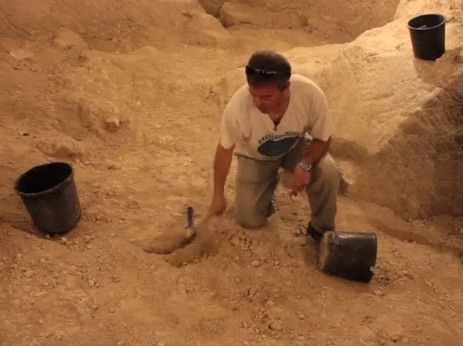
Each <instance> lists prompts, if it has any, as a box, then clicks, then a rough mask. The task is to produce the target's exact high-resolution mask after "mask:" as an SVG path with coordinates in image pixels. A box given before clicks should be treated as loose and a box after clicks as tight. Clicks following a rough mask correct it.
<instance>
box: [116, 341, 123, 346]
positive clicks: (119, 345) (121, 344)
mask: <svg viewBox="0 0 463 346" xmlns="http://www.w3.org/2000/svg"><path fill="white" fill-rule="evenodd" d="M124 345H125V341H124V340H121V341H118V342H117V346H124Z"/></svg>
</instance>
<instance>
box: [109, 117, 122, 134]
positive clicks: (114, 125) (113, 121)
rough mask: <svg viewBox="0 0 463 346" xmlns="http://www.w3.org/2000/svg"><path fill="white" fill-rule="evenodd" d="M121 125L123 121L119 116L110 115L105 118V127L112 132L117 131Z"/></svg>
mask: <svg viewBox="0 0 463 346" xmlns="http://www.w3.org/2000/svg"><path fill="white" fill-rule="evenodd" d="M120 126H121V121H120V120H119V118H118V117H110V118H107V119H106V120H105V128H106V130H108V131H110V132H116V131H117V130H119V127H120Z"/></svg>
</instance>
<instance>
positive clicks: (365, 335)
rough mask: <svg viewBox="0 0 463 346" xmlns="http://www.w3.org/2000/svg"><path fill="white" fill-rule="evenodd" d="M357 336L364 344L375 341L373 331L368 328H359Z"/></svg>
mask: <svg viewBox="0 0 463 346" xmlns="http://www.w3.org/2000/svg"><path fill="white" fill-rule="evenodd" d="M359 336H360V339H361V340H362V341H364V342H366V343H368V342H370V341H373V340H374V339H376V335H375V333H373V331H372V330H371V329H370V328H368V327H363V328H361V329H360V330H359Z"/></svg>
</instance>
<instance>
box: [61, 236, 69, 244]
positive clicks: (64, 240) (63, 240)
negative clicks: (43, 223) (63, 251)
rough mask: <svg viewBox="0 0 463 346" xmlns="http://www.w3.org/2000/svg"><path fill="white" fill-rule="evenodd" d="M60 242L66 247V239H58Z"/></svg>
mask: <svg viewBox="0 0 463 346" xmlns="http://www.w3.org/2000/svg"><path fill="white" fill-rule="evenodd" d="M60 242H61V244H63V245H66V244H67V243H68V238H66V237H62V238H61V239H60Z"/></svg>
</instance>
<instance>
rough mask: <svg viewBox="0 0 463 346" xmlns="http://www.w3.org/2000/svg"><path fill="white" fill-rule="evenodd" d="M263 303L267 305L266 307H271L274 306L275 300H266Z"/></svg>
mask: <svg viewBox="0 0 463 346" xmlns="http://www.w3.org/2000/svg"><path fill="white" fill-rule="evenodd" d="M265 305H267V306H268V307H273V306H275V302H274V301H273V300H267V301H266V302H265Z"/></svg>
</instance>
